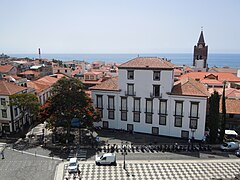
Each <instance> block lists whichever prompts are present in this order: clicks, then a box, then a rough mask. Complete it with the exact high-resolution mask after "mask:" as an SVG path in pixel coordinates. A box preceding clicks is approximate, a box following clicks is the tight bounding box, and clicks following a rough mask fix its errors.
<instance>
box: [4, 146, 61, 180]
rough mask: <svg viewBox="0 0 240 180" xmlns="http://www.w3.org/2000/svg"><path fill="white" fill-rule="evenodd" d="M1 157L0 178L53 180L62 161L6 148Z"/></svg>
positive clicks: (6, 179) (8, 179)
mask: <svg viewBox="0 0 240 180" xmlns="http://www.w3.org/2000/svg"><path fill="white" fill-rule="evenodd" d="M4 154H5V159H0V180H52V179H53V178H54V173H55V170H56V166H57V164H58V163H59V162H60V161H56V160H52V159H49V158H43V157H35V156H33V155H28V154H22V153H20V152H15V151H12V150H10V149H8V148H7V149H5V153H4Z"/></svg>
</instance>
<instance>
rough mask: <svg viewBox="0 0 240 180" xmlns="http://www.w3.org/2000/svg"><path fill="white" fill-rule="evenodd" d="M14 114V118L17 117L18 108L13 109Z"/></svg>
mask: <svg viewBox="0 0 240 180" xmlns="http://www.w3.org/2000/svg"><path fill="white" fill-rule="evenodd" d="M14 114H15V117H16V116H18V108H17V107H15V108H14Z"/></svg>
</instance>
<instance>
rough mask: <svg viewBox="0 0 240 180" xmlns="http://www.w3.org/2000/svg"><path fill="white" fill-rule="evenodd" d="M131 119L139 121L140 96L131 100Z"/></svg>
mask: <svg viewBox="0 0 240 180" xmlns="http://www.w3.org/2000/svg"><path fill="white" fill-rule="evenodd" d="M133 121H134V122H140V98H134V100H133Z"/></svg>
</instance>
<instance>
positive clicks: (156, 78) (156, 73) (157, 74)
mask: <svg viewBox="0 0 240 180" xmlns="http://www.w3.org/2000/svg"><path fill="white" fill-rule="evenodd" d="M153 80H154V81H160V71H153Z"/></svg>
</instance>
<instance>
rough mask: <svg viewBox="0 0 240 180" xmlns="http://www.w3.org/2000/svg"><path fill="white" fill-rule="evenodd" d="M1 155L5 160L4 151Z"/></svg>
mask: <svg viewBox="0 0 240 180" xmlns="http://www.w3.org/2000/svg"><path fill="white" fill-rule="evenodd" d="M1 154H2V159H5V157H4V151H3V150H2V152H1Z"/></svg>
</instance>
